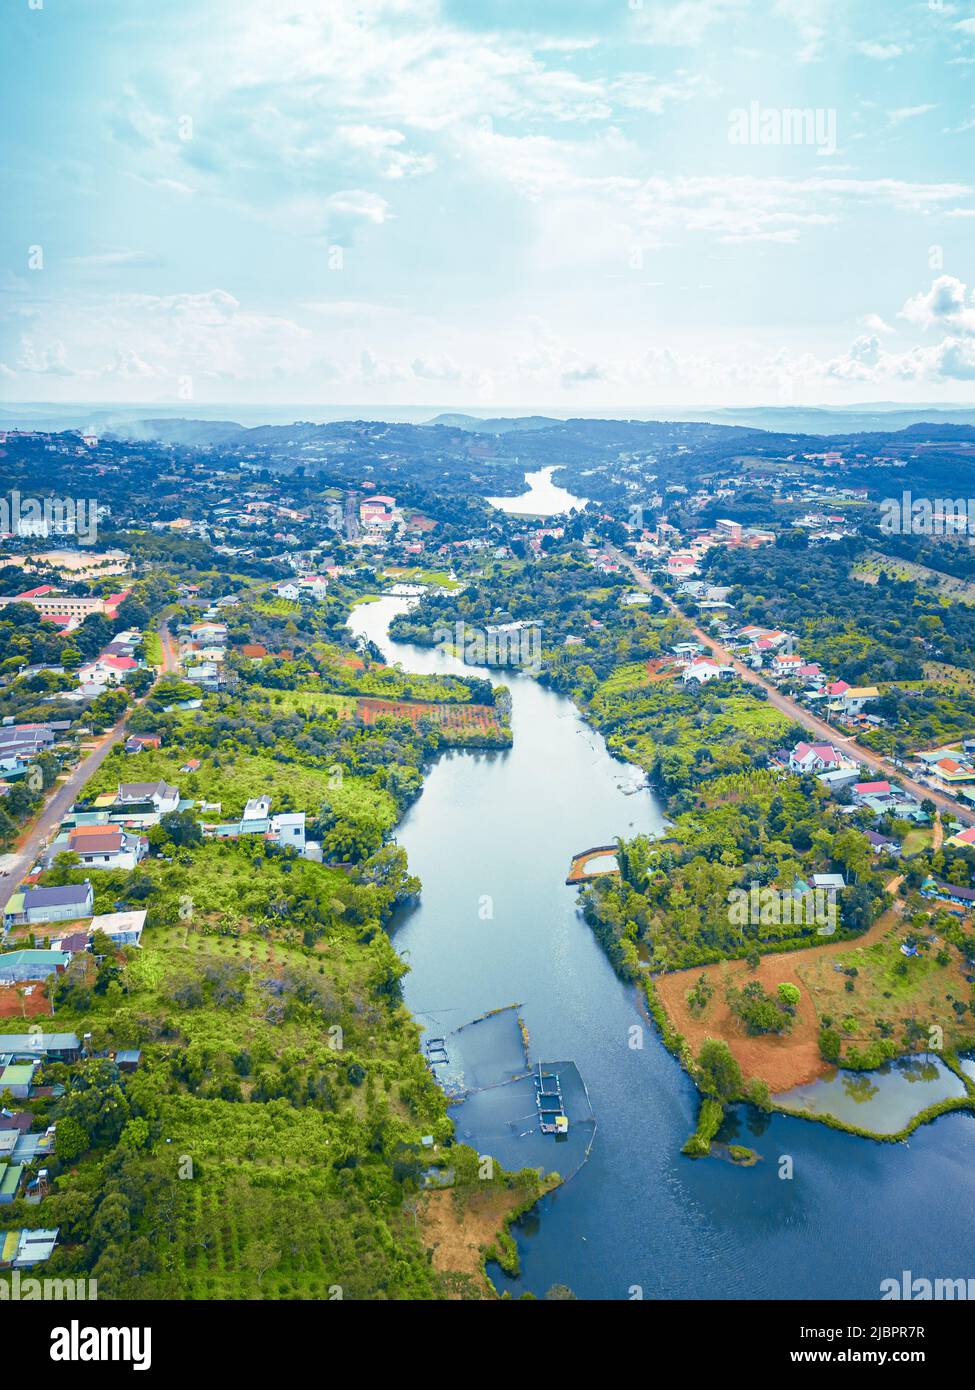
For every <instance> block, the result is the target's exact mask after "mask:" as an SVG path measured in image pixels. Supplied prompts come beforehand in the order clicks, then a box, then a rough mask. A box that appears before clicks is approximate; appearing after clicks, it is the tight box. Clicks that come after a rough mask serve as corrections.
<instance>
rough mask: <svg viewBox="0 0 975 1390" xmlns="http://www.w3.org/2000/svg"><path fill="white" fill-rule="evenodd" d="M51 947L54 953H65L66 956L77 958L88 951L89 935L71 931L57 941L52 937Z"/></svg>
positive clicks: (83, 932)
mask: <svg viewBox="0 0 975 1390" xmlns="http://www.w3.org/2000/svg"><path fill="white" fill-rule="evenodd" d="M50 945H51V949H52V950H54V951H63V952H64V954H65V955H66V956H76V955H79V954H80V953H81V952H82V951H87V950H88V933H87V932H86V931H71V932H68V933H67V934H66V935H65V936H59V937H57V938H56V939H55V938H54V937H52V938H51V940H50Z"/></svg>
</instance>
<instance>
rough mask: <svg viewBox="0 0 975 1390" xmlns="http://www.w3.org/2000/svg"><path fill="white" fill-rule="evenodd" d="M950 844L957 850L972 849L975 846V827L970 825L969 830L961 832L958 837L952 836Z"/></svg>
mask: <svg viewBox="0 0 975 1390" xmlns="http://www.w3.org/2000/svg"><path fill="white" fill-rule="evenodd" d="M948 844H949V845H954V846H955V848H956V849H970V848H971V847H972V845H975V825H970V826H969V827H968V829H967V830H960V831H959V832H958V834H957V835H952V836H951V837H950V838H949V840H948Z"/></svg>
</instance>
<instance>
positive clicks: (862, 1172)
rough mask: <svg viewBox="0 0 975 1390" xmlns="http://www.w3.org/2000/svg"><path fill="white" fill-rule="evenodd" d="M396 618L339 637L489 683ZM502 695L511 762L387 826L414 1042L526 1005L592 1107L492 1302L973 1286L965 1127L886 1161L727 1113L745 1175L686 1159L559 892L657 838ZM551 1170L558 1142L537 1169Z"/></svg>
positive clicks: (631, 1003) (442, 790) (627, 1011)
mask: <svg viewBox="0 0 975 1390" xmlns="http://www.w3.org/2000/svg"><path fill="white" fill-rule="evenodd" d="M409 604H410V600H408V599H396V598H383V599H381V600H379V601H378V602H376V603H370V604H364V605H362V606H361V607H359V608H357V609H355V610H354V612H353V615H352V619H351V626H352V627H353V629H354V630H355V631H356V632H360V633H363V634H365V635H366V636H368V637H370V638H371V639H372V640H373V641H374V642H375V643H376V645H377V646H378V647H379V648H380V649H381V650H382V651H383V653H384V655H385V656H386V658H387V660H389V661H398V662H400V663H401V664H402V665H403V667H404V668H405V669H407V670H411V671H417V672H432V671H442V672H445V671H452V672H455V673H457V674H468V675H471V674H485V673H484V672H483V671H480V670H477V669H476V668H471V667H465V666H463V665H462V663H461V662H459V661H457V660H455V659H454V658H452V657H448V656H446V655H444V654H443V653H441V652H439V651H434V650H426V649H423V648H419V647H415V646H412V645H408V644H405V643H396V642H393V641H391V640H390V639H389V637H388V634H387V628H388V624H389V622H390V620H391V618H392V617H393V615H394V614H395V613H398V612H402V611H403V610H404V608H405V607H407V606H409ZM493 679H494V680H496V681H498V680H501V679H502V677H501V675H500V674H499V673H497V672H494V673H493ZM504 680H505V683H506V684H508V685H509V687H510V689H511V693H512V729H513V734H514V743H513V747H512V748H511V749H510V750H507V751H504V752H472V753H465V752H454V753H449V754H447V755H445V756H443V757H441V758H440V759H439V760H438V761H437V763H436V764H435V765H434V767H433V768H432V769H431V771H430V773H429V776H428V777H427V779H426V782H425V784H424V789H423V792H422V794H421V796H420V797H419V799H418V800H417V801H416V802H415V803H414V805H413V806H412V808H411V809H410V811H409V812H408V813H407V815H406V817H405V818H404V820H403V822H402V824H401V825H400V827H399V831H398V834H397V839H398V840H399V842H400V843H401V844H402V845H403V846H404V847H405V849H406V850H407V853H408V855H409V861H410V867H411V869H412V871H413V872H414V873H417V874H419V876H420V878H421V880H422V882H423V893H422V898H421V901H420V903H419V905H418V906H417V907H415V908H414V909H412V910H411V911H409V912H407V913H405V914H404V915H403V917H402V919H401V920H400V921H399V923H398V925H397V926H396V928H395V933H394V941H395V944H396V947H397V949H398V950H399V951H400V953H401V954H402V956H403V957H404V959H405V960H406V961H407V962H408V963H409V965H410V968H411V969H410V974H408V975H407V976H406V979H405V981H404V989H405V997H406V1002H407V1005H408V1006H409V1008H410V1009H411V1010H412V1012H413V1013H414V1014H415V1015H416V1017H417V1019H418V1021H419V1022H420V1023H421V1025H422V1026H423V1027H424V1028H425V1029H426V1031H427V1032H428V1033H429V1032H435V1033H444V1032H446V1031H449V1030H450V1029H452V1028H454V1027H457V1026H458V1025H459V1024H461V1023H463V1022H465V1021H467V1020H469V1019H472V1018H474V1017H477V1016H478V1015H480V1014H482V1013H484V1012H485V1011H487V1010H489V1009H494V1008H497V1007H499V1006H502V1005H505V1004H509V1003H513V1002H523V1003H524V1009H523V1011H522V1012H523V1014H524V1017H525V1021H526V1023H527V1024H528V1027H529V1031H530V1033H531V1039H532V1052H533V1056H535V1057H543V1058H547V1059H555V1058H566V1059H572V1060H574V1061H575V1062H576V1063H577V1065H578V1067H579V1069H580V1071H581V1073H582V1076H583V1078H584V1079H585V1082H586V1084H587V1086H588V1089H589V1093H590V1097H591V1100H592V1105H593V1109H594V1111H595V1115H596V1119H597V1122H598V1132H597V1134H596V1138H595V1143H594V1145H593V1148H592V1154H591V1157H590V1159H589V1161H588V1163H587V1164H586V1165H585V1166H584V1167H583V1168H582V1169H581V1170H580V1172H579V1173H578V1174H577V1175H576V1176H575V1177H573V1178H572V1180H571V1181H570V1182H569V1183H567V1184H566V1185H565V1186H564V1187H562V1188H560V1189H559V1190H557V1191H556V1192H554V1193H553V1194H551V1195H550V1196H548V1197H546V1198H545V1199H543V1201H542V1202H540V1203H539V1205H538V1206H537V1208H536V1209H535V1211H534V1212H532V1213H530V1214H529V1216H528V1217H527V1218H525V1219H524V1220H523V1221H522V1222H521V1223H520V1224H519V1225H516V1227H515V1229H514V1235H515V1239H516V1241H517V1244H518V1248H519V1253H520V1257H521V1274H520V1276H519V1277H518V1278H517V1279H509V1278H508V1277H507V1276H505V1275H504V1274H503V1273H502V1272H501V1271H500V1270H492V1277H493V1278H494V1280H495V1283H496V1284H497V1285H498V1287H499V1288H508V1289H510V1290H511V1292H512V1293H513V1294H514V1295H517V1293H518V1292H520V1291H521V1290H524V1289H528V1290H531V1291H532V1292H533V1293H535V1294H537V1295H539V1296H541V1295H542V1294H544V1293H545V1291H546V1290H547V1289H548V1288H550V1287H551V1286H552V1285H553V1284H555V1283H562V1284H567V1285H569V1287H570V1288H571V1289H572V1290H573V1291H574V1292H575V1293H576V1294H577V1295H578V1296H579V1297H580V1298H606V1299H626V1298H630V1297H634V1296H637V1295H635V1294H634V1293H633V1292H632V1291H633V1290H634V1289H639V1290H640V1291H642V1296H643V1297H645V1298H767V1299H770V1298H806V1299H815V1298H865V1299H873V1298H877V1297H878V1296H879V1288H880V1281H881V1280H882V1279H885V1278H891V1277H895V1278H898V1279H899V1278H900V1276H901V1272H902V1271H903V1270H910V1271H912V1273H913V1274H914V1276H915V1277H927V1278H935V1277H964V1278H968V1277H970V1276H972V1275H975V1267H973V1264H975V1262H973V1259H972V1253H971V1247H972V1240H971V1235H970V1232H971V1230H972V1228H973V1222H975V1174H973V1165H972V1141H973V1139H975V1129H973V1127H972V1126H973V1123H975V1121H973V1118H972V1117H971V1116H969V1115H967V1114H957V1115H947V1116H943V1117H942V1118H941V1119H939V1120H938V1121H937V1122H936V1123H935V1124H932V1125H928V1126H925V1127H924V1128H922V1129H921V1130H919V1131H917V1132H916V1133H915V1134H914V1135H913V1136H912V1137H911V1139H910V1141H909V1142H908V1143H906V1144H896V1145H894V1144H879V1143H872V1142H870V1141H868V1140H863V1139H858V1138H855V1137H853V1136H850V1135H846V1134H842V1133H838V1132H836V1131H833V1130H829V1129H827V1128H826V1127H825V1126H822V1125H818V1124H815V1123H811V1122H809V1121H803V1120H798V1119H793V1118H790V1117H787V1116H780V1115H775V1116H764V1115H760V1114H758V1113H757V1112H755V1111H752V1110H751V1109H749V1108H747V1107H741V1108H739V1109H737V1110H736V1111H734V1112H733V1114H732V1115H731V1117H730V1120H729V1122H728V1124H727V1126H726V1130H725V1131H722V1135H721V1137H722V1138H731V1139H736V1138H737V1139H738V1141H739V1142H742V1143H746V1144H749V1145H750V1146H751V1147H752V1148H754V1149H755V1150H756V1151H757V1152H758V1153H759V1154H760V1155H761V1159H762V1161H761V1162H760V1163H758V1164H757V1165H756V1166H755V1167H753V1168H747V1169H744V1168H737V1167H735V1166H734V1165H732V1164H730V1163H727V1162H723V1161H721V1160H719V1159H704V1160H696V1161H695V1160H691V1159H688V1158H684V1157H683V1156H682V1155H681V1154H680V1146H681V1144H682V1143H683V1142H684V1140H685V1139H686V1138H687V1135H688V1134H689V1133H690V1131H691V1130H692V1129H693V1128H694V1124H695V1119H696V1112H697V1093H696V1091H695V1088H694V1086H693V1084H692V1083H691V1081H690V1080H689V1078H688V1077H687V1076H686V1075H685V1074H684V1073H683V1072H682V1070H681V1069H680V1067H679V1066H678V1065H677V1063H676V1062H675V1061H674V1059H673V1058H672V1057H671V1056H670V1054H669V1053H668V1052H667V1051H666V1050H665V1048H664V1047H663V1045H662V1044H661V1043H660V1041H659V1039H658V1038H657V1036H656V1034H655V1032H654V1031H653V1028H652V1027H651V1026H650V1025H648V1024H647V1022H646V1020H645V1018H644V1017H643V1015H642V1013H641V1011H640V1008H639V1003H638V999H637V995H636V991H635V990H634V989H632V988H630V987H627V986H626V985H624V984H622V983H621V982H620V981H619V980H618V979H617V978H616V976H615V974H614V973H613V971H612V970H611V968H610V966H609V964H608V963H607V961H606V958H605V956H604V955H603V953H602V951H601V949H600V947H599V945H598V943H597V942H596V940H595V938H594V937H593V935H592V933H591V931H590V930H589V928H588V927H587V926H586V924H585V922H583V921H582V919H581V916H580V915H579V914H578V912H577V908H576V898H577V895H576V892H575V890H573V889H570V888H567V887H566V886H565V884H564V879H565V875H566V873H567V871H568V866H569V860H570V858H571V856H572V854H574V853H576V852H577V851H579V850H583V849H586V848H588V847H590V846H593V845H599V844H608V843H609V842H611V841H612V839H613V837H614V836H615V835H617V834H627V835H631V834H633V833H635V832H636V831H638V830H655V829H659V827H660V825H661V823H662V813H661V808H660V806H659V804H658V803H657V802H656V800H655V799H654V797H653V796H652V794H651V793H650V792H648V791H645V790H641V791H636V792H633V791H632V788H633V785H634V781H633V773H634V770H633V769H630V768H627V767H626V766H624V765H622V764H620V763H619V762H617V761H615V760H614V759H612V758H611V757H610V756H609V754H608V753H607V751H606V747H605V744H604V742H603V740H602V738H601V736H600V735H598V734H597V733H595V732H594V731H593V730H592V729H590V728H589V727H588V726H587V725H586V724H585V723H584V722H583V720H582V719H581V717H580V715H579V713H578V711H577V710H576V708H575V706H574V705H573V704H572V703H571V702H570V701H569V700H567V699H565V698H564V697H562V696H560V695H557V694H554V693H553V692H551V691H548V690H545V689H544V688H543V687H541V686H539V685H538V684H537V682H536V681H534V680H533V679H532V678H531V677H529V676H526V675H521V674H518V673H514V674H511V675H508V674H507V673H506V674H505V676H504ZM628 792H629V794H628ZM488 910H490V914H491V915H490V916H487V917H485V915H484V914H485V912H486V911H488ZM641 1027H642V1030H643V1031H642V1034H641V1033H640V1032H639V1031H638V1032H637V1033H636V1034H634V1033H633V1031H632V1030H634V1029H637V1030H639V1029H640V1028H641ZM634 1037H636V1038H637V1039H640V1038H641V1037H642V1042H643V1046H642V1048H638V1047H633V1046H632V1045H631V1043H632V1041H633V1039H634ZM475 1141H476V1136H475ZM558 1152H559V1148H558V1145H557V1144H556V1143H555V1141H554V1140H553V1144H552V1160H551V1164H550V1166H551V1167H552V1168H557V1166H558ZM786 1159H788V1160H791V1163H786V1162H784V1161H783V1160H786ZM790 1170H791V1174H792V1176H791V1177H790V1176H784V1177H783V1176H780V1174H782V1173H788V1172H789V1171H790Z"/></svg>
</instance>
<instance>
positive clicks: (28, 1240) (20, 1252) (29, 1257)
mask: <svg viewBox="0 0 975 1390" xmlns="http://www.w3.org/2000/svg"><path fill="white" fill-rule="evenodd" d="M58 1229H59V1228H58V1227H55V1228H54V1230H52V1231H49V1230H35V1231H26V1230H25V1231H0V1268H10V1269H29V1268H30V1267H31V1266H32V1265H36V1264H43V1263H44V1261H45V1260H49V1259H50V1258H51V1256H52V1254H53V1253H54V1247H55V1245H56V1244H57V1241H58Z"/></svg>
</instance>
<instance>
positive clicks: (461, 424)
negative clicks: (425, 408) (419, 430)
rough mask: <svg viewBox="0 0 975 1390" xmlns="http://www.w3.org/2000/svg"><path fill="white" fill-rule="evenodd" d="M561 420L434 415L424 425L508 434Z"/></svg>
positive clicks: (533, 416) (537, 427)
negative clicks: (491, 418) (487, 418)
mask: <svg viewBox="0 0 975 1390" xmlns="http://www.w3.org/2000/svg"><path fill="white" fill-rule="evenodd" d="M562 423H563V421H562V420H560V419H556V418H555V417H554V416H551V415H516V416H507V417H499V418H498V419H493V420H481V419H480V418H479V417H478V416H476V415H450V414H445V415H435V416H434V418H433V419H432V420H425V421H424V424H426V425H446V426H447V428H448V429H455V430H470V431H471V433H472V434H510V433H511V432H512V431H514V430H546V429H548V428H549V427H550V426H552V425H561V424H562Z"/></svg>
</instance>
